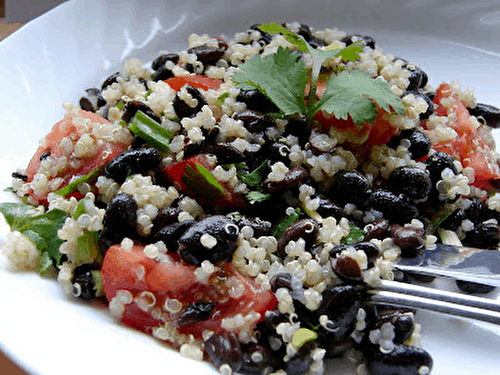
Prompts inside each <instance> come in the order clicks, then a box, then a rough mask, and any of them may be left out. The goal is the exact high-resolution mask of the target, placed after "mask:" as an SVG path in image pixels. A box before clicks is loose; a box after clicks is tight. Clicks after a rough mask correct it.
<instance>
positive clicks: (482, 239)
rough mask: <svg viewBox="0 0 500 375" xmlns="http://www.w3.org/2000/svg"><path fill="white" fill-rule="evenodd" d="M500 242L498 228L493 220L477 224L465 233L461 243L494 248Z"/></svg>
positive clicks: (482, 247)
mask: <svg viewBox="0 0 500 375" xmlns="http://www.w3.org/2000/svg"><path fill="white" fill-rule="evenodd" d="M499 242H500V228H499V226H498V224H496V223H493V222H484V223H480V224H477V225H476V226H475V227H474V229H473V230H471V231H469V232H467V233H466V235H465V238H464V239H463V241H462V243H463V244H464V245H466V246H471V247H478V248H481V249H496V248H497V247H498V244H499Z"/></svg>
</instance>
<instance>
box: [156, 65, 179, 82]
mask: <svg viewBox="0 0 500 375" xmlns="http://www.w3.org/2000/svg"><path fill="white" fill-rule="evenodd" d="M172 77H174V73H173V72H172V71H171V70H170V69H168V68H167V67H165V66H162V67H161V68H160V69H158V70H157V71H155V72H154V73H153V74H152V75H151V80H152V81H153V82H158V81H165V80H167V79H169V78H172Z"/></svg>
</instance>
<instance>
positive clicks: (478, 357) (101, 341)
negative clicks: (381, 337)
mask: <svg viewBox="0 0 500 375" xmlns="http://www.w3.org/2000/svg"><path fill="white" fill-rule="evenodd" d="M329 3H330V4H331V5H327V4H329ZM268 21H276V22H281V21H300V22H303V23H307V24H309V25H310V26H313V27H314V28H316V29H320V28H324V27H338V28H339V29H342V30H346V31H348V32H357V33H361V34H366V35H371V36H373V37H374V38H375V39H376V41H377V44H378V45H379V46H381V47H382V48H383V49H384V51H385V52H390V53H393V54H394V55H396V56H401V57H404V58H406V59H407V60H410V61H412V62H414V63H416V64H417V65H419V66H420V67H421V68H422V69H424V70H425V71H426V72H427V73H428V74H429V77H430V82H431V84H433V85H434V86H437V85H438V84H439V83H440V82H441V81H448V82H449V81H450V80H452V79H456V80H458V81H460V82H461V83H462V86H463V87H472V88H473V89H474V91H475V93H476V96H477V97H478V98H479V100H480V101H482V102H486V103H489V104H493V105H496V106H500V91H499V90H498V84H497V81H498V80H495V79H496V78H497V77H498V72H500V43H499V40H498V39H497V38H498V35H500V7H498V2H495V1H478V0H476V1H474V2H470V1H453V0H448V1H445V0H413V1H400V0H364V1H363V0H342V1H338V0H337V1H331V2H327V1H320V0H318V1H316V0H308V1H303V0H281V1H274V2H271V1H270V0H263V1H260V0H259V1H255V0H254V1H250V0H246V1H242V2H237V1H229V0H227V1H225V0H200V1H198V2H195V1H189V0H184V1H167V0H158V1H154V0H149V1H141V2H139V1H136V2H134V1H129V2H121V3H120V2H117V1H111V0H109V1H98V0H87V1H84V0H81V1H70V2H67V3H64V4H63V5H61V6H59V7H58V8H56V9H54V10H53V11H51V12H49V13H47V14H45V15H43V16H41V17H39V18H38V19H35V20H34V21H32V22H30V23H29V24H27V25H26V26H24V27H23V28H22V29H21V30H20V31H18V32H17V33H15V34H13V35H12V36H10V37H9V38H7V39H6V40H5V41H3V42H2V43H1V44H0V67H1V74H0V87H1V91H0V108H1V111H0V123H1V129H2V132H3V134H2V136H1V137H0V187H1V188H2V189H3V188H5V187H7V186H8V185H9V184H10V173H11V172H12V171H13V170H14V169H15V168H16V167H18V166H20V167H23V166H25V165H26V164H27V162H28V161H29V158H30V156H31V154H32V153H33V152H34V151H35V149H36V146H37V141H38V139H40V138H41V137H42V136H43V135H45V134H46V133H47V132H48V130H49V129H50V127H51V125H52V124H53V123H54V122H56V121H57V120H58V119H59V118H60V117H61V116H62V114H63V111H62V109H61V103H62V102H64V101H73V102H77V101H78V99H79V98H80V96H81V94H82V92H83V90H84V89H86V88H88V87H92V86H97V85H99V84H100V83H101V82H102V80H103V79H104V78H105V77H107V76H109V75H110V74H111V73H113V72H115V71H117V70H118V69H119V68H120V67H121V65H122V63H123V61H124V60H125V59H128V58H131V57H138V58H140V59H141V60H143V62H145V63H146V62H148V61H151V60H152V59H153V58H154V57H155V56H156V53H157V51H158V50H165V49H168V50H170V51H179V50H181V49H185V48H186V46H187V42H186V38H187V36H188V35H189V34H190V33H192V32H195V33H198V34H201V33H205V32H207V33H209V34H210V35H217V34H222V35H225V36H228V37H231V36H232V35H233V34H234V33H235V32H237V31H241V30H243V29H245V28H247V27H248V26H250V25H251V24H253V23H256V22H268ZM1 194H2V195H0V201H5V200H9V199H12V198H11V197H10V196H9V195H8V194H6V193H3V192H2V193H1ZM1 225H2V227H0V238H1V237H3V236H5V234H6V231H7V228H6V225H5V224H4V223H2V224H1ZM2 264H3V261H2ZM2 264H0V267H1V269H0V301H1V304H2V307H1V308H0V346H1V349H2V350H4V351H6V352H7V353H8V354H9V355H10V356H11V357H12V358H13V359H14V360H15V361H16V362H17V363H18V364H20V365H21V366H22V367H23V368H24V369H26V370H27V371H28V372H30V373H39V374H51V375H57V374H68V373H71V374H89V373H92V372H98V373H121V374H136V373H147V372H148V371H151V372H153V371H154V372H155V373H157V372H160V373H161V372H165V373H167V372H168V373H182V372H186V369H187V368H189V372H190V373H197V374H211V373H214V370H213V369H212V367H211V366H210V365H207V364H204V363H196V362H193V361H190V360H188V359H184V358H182V357H180V355H178V354H177V353H176V352H173V351H172V350H169V349H168V348H166V347H164V346H163V345H162V344H160V343H159V342H157V341H156V340H154V339H152V338H151V337H149V336H146V335H143V334H141V333H138V332H135V331H133V330H130V329H128V328H126V327H123V326H121V325H119V324H117V323H115V322H114V321H113V320H112V319H111V317H110V316H109V314H108V313H107V311H106V309H105V308H103V307H102V306H101V307H100V308H99V307H96V306H92V305H88V304H84V303H79V302H78V301H74V300H68V299H67V298H65V297H64V296H63V295H62V293H61V291H60V289H59V287H58V285H57V284H56V283H55V282H54V281H52V280H48V279H42V278H40V277H39V276H38V275H36V274H12V273H9V272H7V271H5V270H4V269H3V267H2ZM420 321H421V322H422V323H423V330H424V333H423V344H424V348H425V349H427V350H428V351H429V352H430V353H431V354H432V356H433V357H434V361H435V370H434V372H433V373H434V374H439V375H448V374H454V375H460V374H461V375H465V374H473V373H477V370H478V369H480V370H481V373H482V374H484V375H486V374H494V373H495V374H496V373H497V372H498V365H499V364H500V360H499V359H498V354H497V348H499V347H500V330H499V329H498V327H495V326H492V325H486V324H484V325H478V324H475V323H473V322H469V321H463V320H459V319H455V318H445V317H443V316H441V315H436V314H431V313H422V314H420ZM187 366H189V367H187ZM330 371H331V373H338V374H340V373H342V374H345V373H347V370H346V369H345V367H337V368H336V369H331V370H330Z"/></svg>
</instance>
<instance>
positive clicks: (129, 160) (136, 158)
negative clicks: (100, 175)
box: [104, 148, 161, 183]
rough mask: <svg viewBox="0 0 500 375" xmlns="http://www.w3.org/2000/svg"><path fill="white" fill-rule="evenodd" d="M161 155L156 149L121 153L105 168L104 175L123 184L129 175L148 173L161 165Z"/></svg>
mask: <svg viewBox="0 0 500 375" xmlns="http://www.w3.org/2000/svg"><path fill="white" fill-rule="evenodd" d="M160 160H161V159H160V153H159V152H158V150H156V149H154V148H140V149H137V150H130V151H125V152H123V153H121V154H120V155H118V156H116V157H115V158H114V159H112V160H111V161H110V162H109V163H108V164H106V167H105V168H104V174H105V175H106V177H108V178H112V179H113V180H115V181H116V182H118V183H123V182H124V181H125V179H126V178H127V176H128V175H129V174H137V173H142V174H144V173H146V172H148V171H151V170H154V169H156V168H157V167H158V166H159V164H160Z"/></svg>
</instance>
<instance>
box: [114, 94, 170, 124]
mask: <svg viewBox="0 0 500 375" xmlns="http://www.w3.org/2000/svg"><path fill="white" fill-rule="evenodd" d="M137 111H141V112H143V113H144V114H145V115H146V116H148V117H150V118H151V119H153V120H154V121H156V122H158V123H161V119H160V117H159V116H158V115H157V114H156V113H155V112H154V111H153V110H152V109H151V108H150V107H149V106H148V105H147V104H145V103H143V102H140V101H138V100H131V101H129V102H128V103H127V104H125V107H124V108H123V114H122V120H123V121H125V122H126V123H127V124H128V123H129V122H130V121H131V120H132V118H133V117H134V116H135V114H136V113H137Z"/></svg>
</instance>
